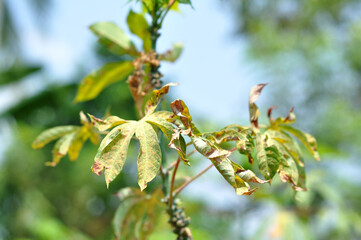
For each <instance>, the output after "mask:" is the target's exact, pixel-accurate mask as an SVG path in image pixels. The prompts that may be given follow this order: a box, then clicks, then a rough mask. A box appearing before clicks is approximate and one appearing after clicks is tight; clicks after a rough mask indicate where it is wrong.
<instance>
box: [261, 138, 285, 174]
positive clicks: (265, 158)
mask: <svg viewBox="0 0 361 240" xmlns="http://www.w3.org/2000/svg"><path fill="white" fill-rule="evenodd" d="M256 142H257V144H256V152H257V161H258V167H259V170H260V172H261V173H262V175H263V176H264V178H265V179H267V180H271V179H272V178H273V176H274V175H275V174H276V172H277V170H278V168H279V166H280V155H279V152H278V150H277V148H276V147H275V146H272V145H271V146H268V145H267V135H263V134H261V133H257V135H256Z"/></svg>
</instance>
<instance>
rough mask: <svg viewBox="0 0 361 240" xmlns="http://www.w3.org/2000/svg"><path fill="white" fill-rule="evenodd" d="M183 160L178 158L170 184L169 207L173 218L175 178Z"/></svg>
mask: <svg viewBox="0 0 361 240" xmlns="http://www.w3.org/2000/svg"><path fill="white" fill-rule="evenodd" d="M180 161H181V159H180V157H178V159H177V162H176V164H175V166H174V170H173V174H172V180H171V183H170V192H169V200H168V206H169V215H170V216H172V214H173V208H172V206H173V190H174V182H175V176H176V174H177V170H178V166H179V163H180Z"/></svg>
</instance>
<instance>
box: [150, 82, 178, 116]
mask: <svg viewBox="0 0 361 240" xmlns="http://www.w3.org/2000/svg"><path fill="white" fill-rule="evenodd" d="M177 85H178V83H168V84H166V85H164V86H163V87H162V88H160V89H159V90H153V92H152V96H151V97H150V99H149V100H148V101H147V102H146V104H145V106H144V108H145V109H144V110H145V115H149V114H152V113H153V112H154V111H155V109H156V108H157V106H158V104H159V102H160V100H161V98H162V97H163V96H164V95H165V94H167V93H168V91H169V87H171V86H177Z"/></svg>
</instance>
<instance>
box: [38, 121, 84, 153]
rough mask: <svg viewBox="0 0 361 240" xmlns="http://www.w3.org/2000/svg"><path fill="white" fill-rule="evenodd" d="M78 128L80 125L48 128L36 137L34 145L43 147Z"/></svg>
mask: <svg viewBox="0 0 361 240" xmlns="http://www.w3.org/2000/svg"><path fill="white" fill-rule="evenodd" d="M78 129H79V127H78V126H60V127H53V128H50V129H47V130H45V131H44V132H42V133H41V134H40V135H39V136H38V137H37V138H36V139H35V141H34V142H33V145H32V147H33V148H35V149H38V148H42V147H44V146H45V145H46V144H48V143H49V142H51V141H53V140H55V139H57V138H60V137H62V136H64V135H66V134H68V133H72V132H75V131H77V130H78Z"/></svg>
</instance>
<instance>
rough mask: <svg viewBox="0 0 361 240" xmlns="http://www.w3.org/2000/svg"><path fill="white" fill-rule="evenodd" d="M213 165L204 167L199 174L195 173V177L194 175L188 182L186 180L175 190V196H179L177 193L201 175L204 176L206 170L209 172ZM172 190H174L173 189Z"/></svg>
mask: <svg viewBox="0 0 361 240" xmlns="http://www.w3.org/2000/svg"><path fill="white" fill-rule="evenodd" d="M211 167H213V164H211V165H209V166H208V167H206V168H205V169H203V170H202V171H201V172H200V173H198V174H197V175H195V176H194V177H192V178H191V179H189V180H188V181H187V182H185V183H184V184H183V185H182V186H180V187H179V188H177V189H176V190H175V191H174V193H173V194H174V197H175V196H177V194H178V193H179V192H180V191H182V190H183V189H184V188H185V187H186V186H188V185H189V184H190V183H191V182H193V181H194V180H196V179H197V178H199V177H200V176H202V175H203V174H204V173H205V172H207V171H208V170H209V169H210V168H211ZM171 192H172V191H171Z"/></svg>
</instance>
